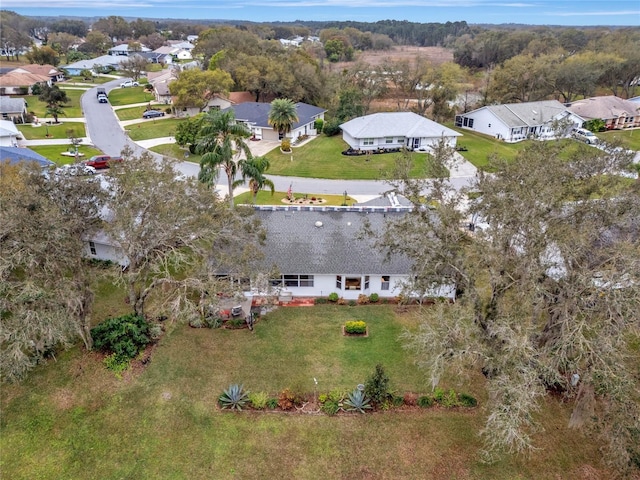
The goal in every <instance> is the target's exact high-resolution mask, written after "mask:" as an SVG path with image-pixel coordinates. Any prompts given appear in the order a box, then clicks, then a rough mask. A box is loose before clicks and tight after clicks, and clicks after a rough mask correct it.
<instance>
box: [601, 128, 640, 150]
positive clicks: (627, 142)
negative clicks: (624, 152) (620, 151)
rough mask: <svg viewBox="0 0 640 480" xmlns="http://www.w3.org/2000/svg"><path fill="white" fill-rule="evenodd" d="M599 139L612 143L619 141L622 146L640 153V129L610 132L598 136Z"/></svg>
mask: <svg viewBox="0 0 640 480" xmlns="http://www.w3.org/2000/svg"><path fill="white" fill-rule="evenodd" d="M597 135H598V137H599V138H601V139H603V140H605V141H608V142H612V141H614V139H615V140H619V141H620V142H622V145H623V146H624V147H625V148H628V149H629V150H635V151H636V152H639V151H640V129H635V130H610V131H608V132H602V133H598V134H597Z"/></svg>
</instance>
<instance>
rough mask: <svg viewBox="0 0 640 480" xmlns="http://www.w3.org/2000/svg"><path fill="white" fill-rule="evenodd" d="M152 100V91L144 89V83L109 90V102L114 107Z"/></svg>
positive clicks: (153, 98)
mask: <svg viewBox="0 0 640 480" xmlns="http://www.w3.org/2000/svg"><path fill="white" fill-rule="evenodd" d="M152 100H155V97H154V96H153V93H151V92H147V91H145V89H144V85H141V86H139V87H129V88H114V89H113V90H111V91H110V92H109V103H111V105H113V106H114V107H117V106H119V105H129V104H131V103H146V102H151V101H152ZM140 115H142V114H140Z"/></svg>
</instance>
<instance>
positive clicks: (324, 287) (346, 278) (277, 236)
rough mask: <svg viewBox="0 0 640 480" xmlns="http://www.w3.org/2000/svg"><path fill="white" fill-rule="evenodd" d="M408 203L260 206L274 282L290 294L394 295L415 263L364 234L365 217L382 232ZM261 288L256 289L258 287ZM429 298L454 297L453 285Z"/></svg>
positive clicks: (436, 290)
mask: <svg viewBox="0 0 640 480" xmlns="http://www.w3.org/2000/svg"><path fill="white" fill-rule="evenodd" d="M407 211H408V210H407V209H406V208H401V207H398V208H392V207H381V208H366V207H350V208H343V207H326V208H325V209H324V211H323V209H321V208H320V207H313V209H312V208H311V207H307V209H304V208H302V207H279V208H278V209H274V208H272V207H261V208H260V207H259V208H258V210H257V211H256V215H257V216H258V218H260V219H261V221H262V225H263V227H264V228H265V230H266V232H265V233H266V235H265V241H264V247H263V248H264V260H263V263H264V266H265V268H269V267H273V266H275V267H276V268H277V270H278V271H279V272H280V275H279V276H278V277H276V278H273V279H272V280H271V286H272V287H275V288H277V289H280V294H281V295H283V294H284V293H285V292H286V293H288V294H289V295H291V296H292V297H320V296H325V297H326V296H328V295H329V294H330V293H332V292H335V293H337V294H338V295H339V296H340V297H342V298H345V299H347V300H355V299H357V298H358V296H359V295H367V296H368V295H371V294H372V293H376V294H378V295H379V296H380V297H383V298H384V297H394V296H397V295H399V294H400V293H401V290H402V287H403V285H404V284H405V283H406V282H408V281H409V280H410V278H411V271H412V267H411V262H410V260H409V259H408V258H406V257H404V256H401V255H394V254H392V255H391V256H390V257H388V258H387V256H386V255H385V252H383V251H382V250H381V249H380V248H378V247H377V246H376V245H375V242H374V239H373V238H368V237H366V236H362V235H361V233H362V231H363V227H364V224H365V222H367V224H368V227H369V228H370V229H371V231H373V232H382V230H383V229H384V228H385V225H386V223H387V222H388V221H389V220H392V219H394V218H398V217H399V216H401V215H404V214H406V212H407ZM256 293H257V292H256ZM427 296H429V297H444V298H448V299H450V300H453V299H454V298H455V287H454V286H453V285H441V286H437V287H435V288H434V289H433V290H432V291H430V292H428V294H427Z"/></svg>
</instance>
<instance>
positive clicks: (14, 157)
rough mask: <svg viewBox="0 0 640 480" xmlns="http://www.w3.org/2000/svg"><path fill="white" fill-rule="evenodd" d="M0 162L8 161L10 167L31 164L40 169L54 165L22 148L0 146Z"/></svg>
mask: <svg viewBox="0 0 640 480" xmlns="http://www.w3.org/2000/svg"><path fill="white" fill-rule="evenodd" d="M0 161H2V162H6V161H8V162H9V164H10V165H15V164H18V163H25V162H33V163H36V164H37V165H39V166H40V167H42V168H49V167H52V166H54V165H55V163H54V162H52V161H51V160H49V159H48V158H46V157H43V156H42V155H40V154H39V153H36V152H34V151H33V150H29V149H28V148H22V147H5V146H0Z"/></svg>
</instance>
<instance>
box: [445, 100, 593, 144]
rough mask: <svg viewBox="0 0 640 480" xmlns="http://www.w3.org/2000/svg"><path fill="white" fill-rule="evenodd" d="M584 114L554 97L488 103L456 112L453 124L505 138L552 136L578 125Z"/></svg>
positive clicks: (564, 133)
mask: <svg viewBox="0 0 640 480" xmlns="http://www.w3.org/2000/svg"><path fill="white" fill-rule="evenodd" d="M583 123H584V118H582V117H581V116H579V115H577V114H575V113H573V112H571V111H570V110H569V109H568V108H567V107H565V106H564V105H563V104H562V103H560V102H558V101H557V100H544V101H540V102H526V103H509V104H502V105H488V106H486V107H482V108H478V109H477V110H472V111H471V112H468V113H463V114H460V115H456V123H455V125H456V127H461V128H466V129H469V130H473V131H475V132H479V133H484V134H485V135H491V136H492V137H495V138H497V139H498V140H504V141H505V142H520V141H522V140H525V139H527V138H553V137H557V136H564V135H566V134H568V133H569V132H570V131H571V130H572V129H573V128H577V127H581V126H582V124H583Z"/></svg>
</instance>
